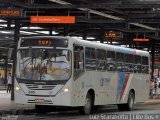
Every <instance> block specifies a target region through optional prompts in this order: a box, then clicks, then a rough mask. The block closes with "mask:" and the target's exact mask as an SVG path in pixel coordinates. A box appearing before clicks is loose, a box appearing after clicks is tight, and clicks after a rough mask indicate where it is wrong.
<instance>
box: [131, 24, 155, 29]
mask: <svg viewBox="0 0 160 120" xmlns="http://www.w3.org/2000/svg"><path fill="white" fill-rule="evenodd" d="M130 24H131V25H135V26H138V27H142V28H146V29H149V30H157V29H156V28H154V27H151V26H148V25H144V24H140V23H130Z"/></svg>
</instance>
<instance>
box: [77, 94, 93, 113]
mask: <svg viewBox="0 0 160 120" xmlns="http://www.w3.org/2000/svg"><path fill="white" fill-rule="evenodd" d="M92 107H93V104H92V97H91V95H90V93H88V94H87V96H86V99H85V104H84V106H82V107H80V108H79V112H80V114H82V115H88V114H90V113H91V111H92Z"/></svg>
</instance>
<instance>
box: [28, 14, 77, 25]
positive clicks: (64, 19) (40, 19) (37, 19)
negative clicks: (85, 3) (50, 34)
mask: <svg viewBox="0 0 160 120" xmlns="http://www.w3.org/2000/svg"><path fill="white" fill-rule="evenodd" d="M30 23H65V24H74V23H75V16H31V18H30Z"/></svg>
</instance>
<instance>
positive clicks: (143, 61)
mask: <svg viewBox="0 0 160 120" xmlns="http://www.w3.org/2000/svg"><path fill="white" fill-rule="evenodd" d="M142 65H148V57H144V56H142Z"/></svg>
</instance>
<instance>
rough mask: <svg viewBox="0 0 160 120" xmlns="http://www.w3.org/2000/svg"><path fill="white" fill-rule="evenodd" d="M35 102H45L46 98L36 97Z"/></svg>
mask: <svg viewBox="0 0 160 120" xmlns="http://www.w3.org/2000/svg"><path fill="white" fill-rule="evenodd" d="M35 102H37V103H42V102H44V99H39V98H36V99H35Z"/></svg>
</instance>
